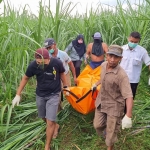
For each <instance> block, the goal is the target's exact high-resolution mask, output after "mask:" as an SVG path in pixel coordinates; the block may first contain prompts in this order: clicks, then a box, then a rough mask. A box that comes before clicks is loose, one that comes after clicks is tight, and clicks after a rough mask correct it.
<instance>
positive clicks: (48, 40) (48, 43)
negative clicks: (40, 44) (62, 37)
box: [44, 38, 56, 48]
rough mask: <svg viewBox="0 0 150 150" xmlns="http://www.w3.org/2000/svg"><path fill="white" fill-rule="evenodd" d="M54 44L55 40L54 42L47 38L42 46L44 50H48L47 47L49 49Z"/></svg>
mask: <svg viewBox="0 0 150 150" xmlns="http://www.w3.org/2000/svg"><path fill="white" fill-rule="evenodd" d="M55 43H56V42H55V40H54V39H53V38H48V39H46V40H45V42H44V46H45V47H46V48H48V47H50V46H51V45H53V44H55Z"/></svg>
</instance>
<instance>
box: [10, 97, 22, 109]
mask: <svg viewBox="0 0 150 150" xmlns="http://www.w3.org/2000/svg"><path fill="white" fill-rule="evenodd" d="M19 102H20V96H19V95H16V96H15V98H14V99H13V100H12V108H14V106H15V105H17V106H18V105H19Z"/></svg>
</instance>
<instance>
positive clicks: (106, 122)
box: [93, 106, 122, 146]
mask: <svg viewBox="0 0 150 150" xmlns="http://www.w3.org/2000/svg"><path fill="white" fill-rule="evenodd" d="M121 119H122V117H115V116H110V115H108V114H106V113H103V112H101V109H100V106H99V107H98V108H96V110H95V117H94V122H93V124H94V128H95V129H96V132H97V134H98V135H102V131H103V130H104V129H106V139H105V143H106V145H107V146H112V145H113V144H114V143H115V142H116V141H117V140H118V139H117V133H118V132H119V131H120V126H121Z"/></svg>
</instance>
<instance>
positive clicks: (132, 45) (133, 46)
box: [128, 42, 138, 48]
mask: <svg viewBox="0 0 150 150" xmlns="http://www.w3.org/2000/svg"><path fill="white" fill-rule="evenodd" d="M128 45H129V47H131V48H135V47H136V46H137V45H138V43H132V42H129V43H128Z"/></svg>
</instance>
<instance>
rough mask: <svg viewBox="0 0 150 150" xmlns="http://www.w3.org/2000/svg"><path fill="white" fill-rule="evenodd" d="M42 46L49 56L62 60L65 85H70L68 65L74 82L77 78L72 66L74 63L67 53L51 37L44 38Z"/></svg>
mask: <svg viewBox="0 0 150 150" xmlns="http://www.w3.org/2000/svg"><path fill="white" fill-rule="evenodd" d="M44 46H45V47H46V49H47V50H48V51H49V54H50V56H51V57H55V58H58V59H60V60H61V61H62V63H63V66H64V68H65V75H66V79H67V86H69V87H70V86H71V79H70V71H69V67H70V70H71V72H72V75H73V79H74V83H75V84H76V82H77V79H76V73H75V68H74V65H73V63H72V61H71V58H70V57H69V56H68V54H67V53H66V52H64V51H62V50H59V49H58V48H57V45H56V42H55V40H54V39H53V38H48V39H46V40H45V42H44Z"/></svg>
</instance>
